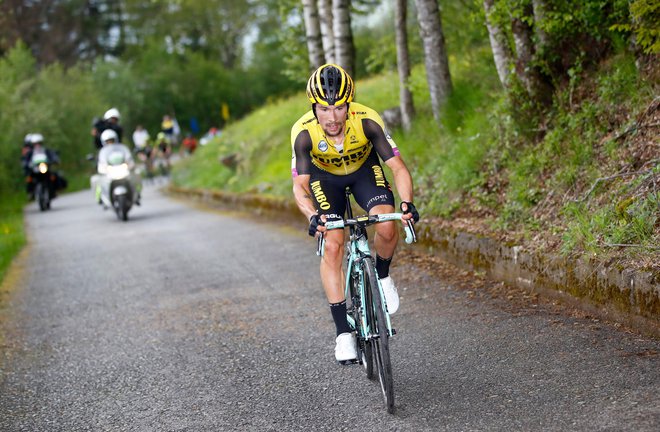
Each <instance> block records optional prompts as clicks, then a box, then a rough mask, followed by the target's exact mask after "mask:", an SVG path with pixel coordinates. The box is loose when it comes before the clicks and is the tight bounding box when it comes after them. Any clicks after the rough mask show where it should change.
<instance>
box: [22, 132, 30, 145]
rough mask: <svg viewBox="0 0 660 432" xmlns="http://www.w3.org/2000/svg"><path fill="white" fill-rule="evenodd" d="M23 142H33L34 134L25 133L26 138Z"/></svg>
mask: <svg viewBox="0 0 660 432" xmlns="http://www.w3.org/2000/svg"><path fill="white" fill-rule="evenodd" d="M23 143H25V144H32V134H31V133H29V134H27V135H25V138H23Z"/></svg>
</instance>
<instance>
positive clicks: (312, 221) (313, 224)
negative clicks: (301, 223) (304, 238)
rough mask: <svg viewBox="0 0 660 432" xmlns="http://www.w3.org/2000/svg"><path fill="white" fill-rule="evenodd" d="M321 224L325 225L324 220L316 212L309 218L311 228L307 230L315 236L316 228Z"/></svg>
mask: <svg viewBox="0 0 660 432" xmlns="http://www.w3.org/2000/svg"><path fill="white" fill-rule="evenodd" d="M319 225H321V226H322V225H323V221H322V220H321V216H319V215H317V214H315V215H313V216H312V217H311V218H309V230H308V231H307V233H308V234H309V235H310V236H312V237H314V236H315V235H316V228H317V227H318V226H319Z"/></svg>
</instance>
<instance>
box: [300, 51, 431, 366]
mask: <svg viewBox="0 0 660 432" xmlns="http://www.w3.org/2000/svg"><path fill="white" fill-rule="evenodd" d="M354 94H355V87H354V84H353V80H352V79H351V77H350V76H349V75H348V74H347V73H346V71H344V69H342V68H341V67H340V66H338V65H336V64H325V65H323V66H321V67H319V68H318V69H317V70H316V71H314V72H313V73H312V75H311V77H310V78H309V80H308V82H307V97H308V98H309V100H310V102H311V103H312V109H311V110H310V111H308V112H307V113H306V114H304V115H303V116H302V117H301V118H300V119H299V120H298V121H297V122H296V123H295V124H294V125H293V128H292V129H291V145H292V150H293V151H292V162H291V171H292V176H293V194H294V197H295V199H296V203H297V204H298V208H299V209H300V211H301V212H302V213H303V214H304V215H305V217H307V218H308V219H309V230H308V232H309V235H311V236H316V235H318V234H317V233H318V232H323V233H324V235H325V252H324V254H323V257H322V258H321V266H320V273H321V282H322V284H323V288H324V291H325V294H326V297H327V299H328V302H329V303H330V311H331V314H332V318H333V320H334V322H335V327H336V330H337V339H336V346H335V358H336V360H337V361H339V362H342V363H343V362H346V361H348V360H353V359H356V358H357V351H356V346H355V334H354V333H353V332H352V331H351V328H350V327H349V324H348V321H347V319H346V299H345V298H344V287H343V282H344V280H343V276H342V259H343V252H344V233H343V231H342V230H331V231H326V229H325V227H324V226H323V224H324V223H325V222H327V221H330V220H337V219H341V218H342V217H343V215H344V212H345V207H346V203H345V194H344V191H345V188H346V187H347V186H348V187H350V188H351V191H352V192H353V196H354V197H355V200H356V202H357V203H358V204H359V205H360V206H361V207H362V208H363V209H364V210H365V211H367V212H369V213H370V214H381V213H391V212H393V211H394V195H393V193H392V189H391V187H390V185H389V183H388V181H387V179H386V178H385V175H384V172H383V168H382V166H381V163H380V160H382V161H383V162H384V164H385V165H387V166H388V167H389V169H390V170H391V171H392V176H393V179H394V183H395V185H396V188H397V191H398V194H399V196H400V197H401V199H402V202H401V205H400V208H401V211H402V212H403V213H404V219H411V218H413V220H414V221H418V220H419V213H418V212H417V209H416V208H415V206H414V204H413V203H412V201H413V185H412V178H411V176H410V173H409V171H408V168H407V167H406V165H405V164H404V162H403V159H401V156H400V154H399V151H398V149H397V146H396V144H395V143H394V141H393V140H392V138H391V137H390V136H389V134H388V133H387V132H386V131H385V128H384V125H383V120H382V119H381V117H380V116H379V115H378V113H377V112H376V111H374V110H373V109H371V108H369V107H367V106H365V105H362V104H359V103H355V102H352V101H353V97H354ZM379 159H380V160H379ZM375 231H376V235H375V239H374V241H375V248H376V271H377V273H378V276H379V277H380V279H381V283H382V286H383V291H384V294H385V301H386V302H387V307H388V311H389V313H390V314H392V313H394V312H396V310H397V309H398V307H399V296H398V293H397V289H396V286H395V284H394V281H393V280H392V278H391V277H390V275H389V267H390V263H391V261H392V256H393V255H394V250H395V248H396V245H397V241H398V231H397V228H396V225H395V223H394V222H387V223H381V224H377V225H376V226H375Z"/></svg>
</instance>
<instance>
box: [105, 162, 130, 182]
mask: <svg viewBox="0 0 660 432" xmlns="http://www.w3.org/2000/svg"><path fill="white" fill-rule="evenodd" d="M128 174H129V170H128V164H125V163H123V164H120V165H108V176H110V178H111V179H113V180H117V179H121V178H124V177H128Z"/></svg>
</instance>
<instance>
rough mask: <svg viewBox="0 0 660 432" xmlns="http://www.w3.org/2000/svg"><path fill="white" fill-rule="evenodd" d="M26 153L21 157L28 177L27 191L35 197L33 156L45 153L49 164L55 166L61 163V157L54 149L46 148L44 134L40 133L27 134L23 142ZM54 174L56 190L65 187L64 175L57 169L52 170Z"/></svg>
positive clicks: (31, 196) (31, 197)
mask: <svg viewBox="0 0 660 432" xmlns="http://www.w3.org/2000/svg"><path fill="white" fill-rule="evenodd" d="M23 151H24V154H23V156H22V157H21V161H22V163H23V171H24V173H25V175H26V177H27V181H26V187H27V193H28V194H29V195H30V199H33V198H34V181H33V179H32V176H31V174H32V157H33V156H35V155H37V154H41V153H43V154H45V155H46V161H47V163H48V165H50V166H51V167H53V166H54V165H56V164H59V163H60V158H59V156H58V155H57V153H56V152H55V151H54V150H51V149H49V148H46V147H45V146H44V136H43V135H42V134H40V133H32V134H27V135H26V136H25V142H24V144H23ZM51 173H52V175H54V179H53V182H54V183H55V188H54V190H59V189H64V188H65V187H66V186H67V181H66V179H65V178H64V177H62V176H61V175H60V174H59V173H58V172H57V171H55V170H54V169H53V170H52V172H51Z"/></svg>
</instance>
